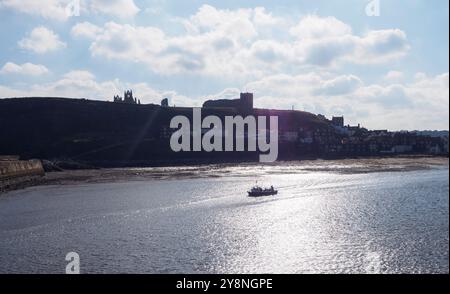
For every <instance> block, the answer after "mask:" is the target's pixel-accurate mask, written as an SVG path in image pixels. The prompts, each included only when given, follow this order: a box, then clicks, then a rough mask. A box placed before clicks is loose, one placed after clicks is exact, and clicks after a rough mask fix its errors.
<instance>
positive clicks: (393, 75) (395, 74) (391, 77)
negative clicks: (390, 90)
mask: <svg viewBox="0 0 450 294" xmlns="http://www.w3.org/2000/svg"><path fill="white" fill-rule="evenodd" d="M403 76H404V75H403V72H401V71H396V70H391V71H389V72H388V73H387V74H386V75H385V76H384V77H383V78H384V79H385V80H386V81H398V80H401V79H403Z"/></svg>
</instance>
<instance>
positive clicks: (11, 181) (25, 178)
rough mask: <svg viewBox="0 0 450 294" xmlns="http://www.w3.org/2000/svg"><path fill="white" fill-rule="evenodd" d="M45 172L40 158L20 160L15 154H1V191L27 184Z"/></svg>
mask: <svg viewBox="0 0 450 294" xmlns="http://www.w3.org/2000/svg"><path fill="white" fill-rule="evenodd" d="M44 174H45V172H44V167H43V166H42V162H41V161H40V160H37V159H31V160H19V158H18V157H15V156H0V192H4V191H8V190H13V189H15V188H17V187H20V186H26V185H27V183H29V182H33V181H35V180H36V179H37V178H40V177H41V176H43V175H44Z"/></svg>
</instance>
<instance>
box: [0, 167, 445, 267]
mask: <svg viewBox="0 0 450 294" xmlns="http://www.w3.org/2000/svg"><path fill="white" fill-rule="evenodd" d="M284 171H285V169H284V168H283V167H282V166H281V167H280V166H266V167H258V166H251V167H246V168H239V167H236V168H232V167H223V168H215V169H214V170H213V171H211V172H210V173H214V175H215V176H216V177H195V178H181V179H173V178H172V179H165V180H160V179H158V180H134V179H133V180H132V181H119V182H114V183H91V184H77V185H61V186H41V187H34V188H29V189H26V190H21V191H15V192H11V193H8V194H6V195H2V196H1V197H0V272H2V273H8V272H14V273H29V272H31V273H38V272H43V273H64V271H65V266H66V261H65V255H66V253H68V252H70V251H75V252H77V253H79V255H80V259H81V271H82V272H84V273H141V272H142V273H365V272H385V273H448V272H449V261H448V258H449V254H448V252H449V245H448V238H449V231H448V229H449V223H448V221H449V219H448V217H449V213H448V212H449V180H448V176H449V172H448V166H446V167H436V168H431V169H424V170H412V171H403V172H401V171H395V172H390V171H383V172H375V173H352V172H333V171H326V170H314V169H311V170H306V169H304V168H303V169H301V170H300V169H299V170H298V172H296V171H295V167H292V166H291V167H290V168H289V172H284ZM204 172H206V173H207V172H208V171H204ZM255 175H256V176H255ZM210 176H211V175H210ZM256 180H258V182H259V183H267V184H268V185H270V184H273V185H274V186H276V187H277V188H278V189H279V195H278V196H276V197H265V198H258V199H254V198H248V197H246V190H248V189H249V188H250V186H251V185H253V184H254V183H255V181H256Z"/></svg>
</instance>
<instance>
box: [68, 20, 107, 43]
mask: <svg viewBox="0 0 450 294" xmlns="http://www.w3.org/2000/svg"><path fill="white" fill-rule="evenodd" d="M102 32H103V29H102V28H100V27H98V26H96V25H94V24H91V23H90V22H81V23H77V24H76V25H74V26H73V27H72V30H71V34H72V36H74V37H85V38H88V39H95V37H96V36H97V35H99V34H101V33H102Z"/></svg>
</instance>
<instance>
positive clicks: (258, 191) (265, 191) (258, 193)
mask: <svg viewBox="0 0 450 294" xmlns="http://www.w3.org/2000/svg"><path fill="white" fill-rule="evenodd" d="M277 194H278V190H275V189H274V188H273V186H271V187H270V188H261V187H260V186H254V187H253V188H252V189H251V190H250V191H248V196H249V197H262V196H272V195H277Z"/></svg>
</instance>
